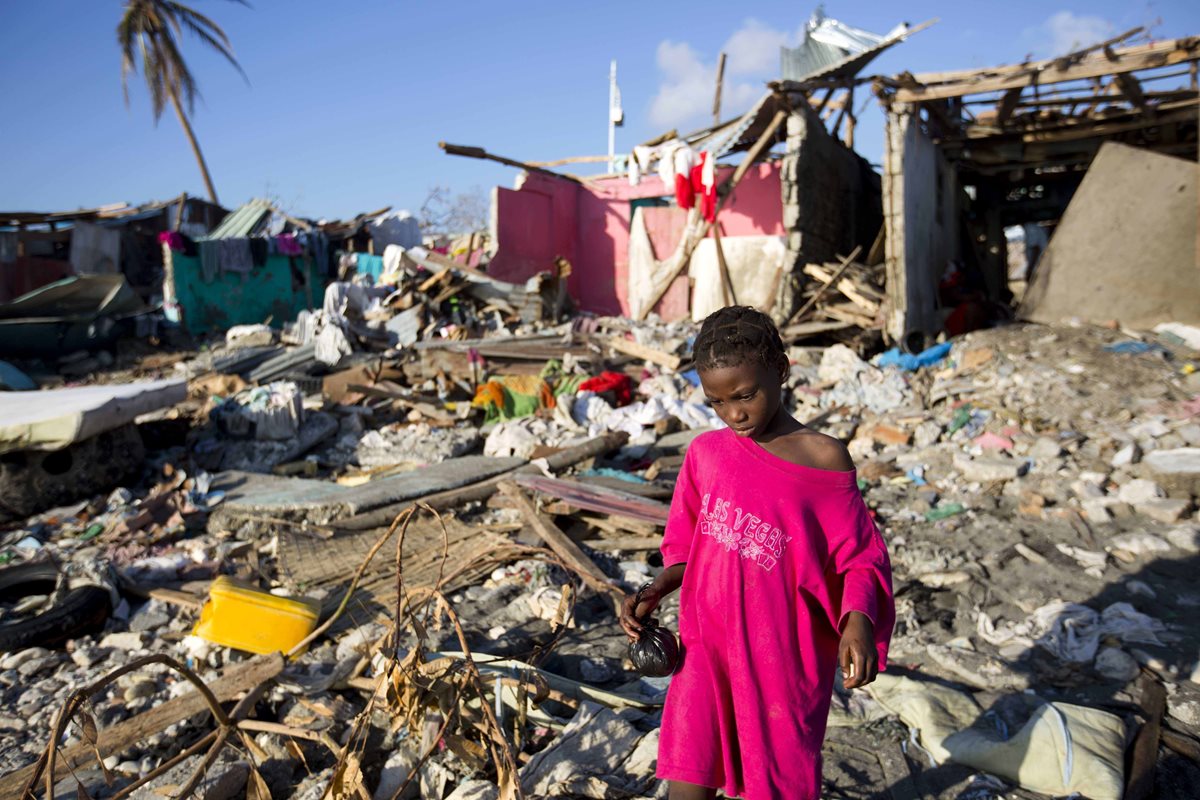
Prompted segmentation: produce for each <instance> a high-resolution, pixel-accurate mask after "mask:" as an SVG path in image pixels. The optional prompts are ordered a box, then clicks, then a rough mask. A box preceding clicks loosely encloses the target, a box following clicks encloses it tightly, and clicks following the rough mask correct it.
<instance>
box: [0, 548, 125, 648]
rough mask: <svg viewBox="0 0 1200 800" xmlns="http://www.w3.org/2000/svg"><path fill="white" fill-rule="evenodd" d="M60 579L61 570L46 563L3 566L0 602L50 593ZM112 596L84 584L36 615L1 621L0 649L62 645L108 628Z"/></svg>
mask: <svg viewBox="0 0 1200 800" xmlns="http://www.w3.org/2000/svg"><path fill="white" fill-rule="evenodd" d="M57 581H58V569H57V568H56V567H55V566H54V565H53V564H49V563H46V562H41V563H38V564H18V565H17V566H14V567H7V568H5V569H0V601H3V602H8V603H11V602H15V601H17V600H20V599H21V598H22V597H24V596H26V595H28V594H35V593H36V594H48V593H49V592H51V591H53V590H54V586H55V584H56V582H57ZM111 613H112V599H111V596H110V595H109V593H108V590H107V589H104V588H102V587H100V586H80V587H78V588H76V589H72V590H70V591H69V592H67V594H66V596H65V597H63V599H62V600H61V601H60V602H58V603H55V604H54V605H53V606H51V607H50V608H49V609H47V610H46V611H43V612H42V613H41V614H38V615H36V616H33V617H21V618H18V619H14V620H12V621H8V620H0V652H9V651H13V650H24V649H25V648H27V647H47V648H56V647H62V646H63V645H64V644H66V643H67V641H68V640H70V639H74V638H76V637H78V636H83V635H85V634H88V633H95V632H97V631H99V630H101V629H102V628H103V627H104V623H105V621H106V620H107V619H108V617H109V614H111Z"/></svg>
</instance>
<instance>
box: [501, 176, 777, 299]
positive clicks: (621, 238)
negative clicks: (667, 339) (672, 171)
mask: <svg viewBox="0 0 1200 800" xmlns="http://www.w3.org/2000/svg"><path fill="white" fill-rule="evenodd" d="M732 171H733V168H732V167H722V168H719V169H718V180H723V179H725V178H726V177H728V176H729V175H730V174H731V173H732ZM667 194H668V193H667V192H666V191H665V190H664V187H663V184H662V181H661V180H659V178H658V177H657V176H653V177H649V178H645V179H643V180H642V182H641V184H639V185H638V186H630V185H629V181H628V180H627V179H626V178H625V177H623V176H614V177H612V178H605V179H602V180H598V181H588V182H587V183H585V184H577V183H573V182H571V181H568V180H564V179H560V178H554V177H550V176H546V175H540V174H538V173H529V174H528V175H527V176H526V178H525V181H524V183H523V184H522V186H521V188H520V189H519V190H512V189H503V188H499V189H496V194H495V198H494V202H495V213H496V244H497V251H496V255H495V257H494V258H493V259H492V261H491V263H490V264H489V265H488V273H489V274H491V275H495V276H496V277H497V278H500V279H502V280H507V281H514V282H516V281H523V280H525V279H527V278H529V277H531V276H533V275H534V274H536V273H537V272H539V271H542V270H547V269H550V268H551V267H552V266H553V263H552V262H553V261H554V258H555V256H564V257H565V258H567V259H568V260H569V261H570V262H571V265H572V267H573V270H572V273H571V278H570V280H569V282H568V288H569V290H570V292H571V296H572V297H574V298H575V300H576V301H577V302H578V303H579V305H580V307H581V308H582V309H583V310H585V311H593V312H595V313H598V314H616V315H622V314H628V313H629V304H628V301H627V298H626V287H627V285H628V268H629V262H628V258H629V223H630V216H631V208H632V207H631V204H630V201H631V200H634V199H638V198H647V197H664V196H666V195H667ZM672 194H673V193H672ZM673 203H674V199H673V197H672V205H671V206H670V207H669V208H645V209H644V210H643V214H644V215H645V220H646V229H647V232H648V233H649V234H650V241H651V242H653V244H654V254H655V256H656V257H657V258H659V259H662V258H665V257H666V256H668V255H670V254H671V253H672V252H673V251H674V249H675V247H676V246H677V245H678V244H679V239H680V237H681V236H682V233H683V225H684V220H685V218H686V215H687V212H686V211H684V210H682V209H680V208H678V207H676V206H674V204H673ZM719 222H720V225H721V235H722V236H726V237H733V236H763V235H774V236H780V235H783V233H784V228H783V203H782V195H781V187H780V176H779V162H778V161H772V162H767V163H763V164H756V165H755V166H753V167H751V168H750V170H749V171H748V172H747V173H746V175H745V176H744V177H743V178H742V181H741V183H740V184H739V185H738V187H737V189H736V190H735V191H734V193H733V195H732V197H730V198H729V199H728V200H727V201H726V203H725V207H724V208H723V209H722V211H721V216H720V219H719ZM657 310H658V311H659V313H660V314H661V315H662V316H663V317H665V318H667V319H678V318H679V317H682V316H684V315H685V314H686V313H687V310H688V295H687V278H686V277H682V278H680V279H678V280H677V281H676V282H675V284H673V285H672V287H671V289H670V290H669V291H668V292H667V295H666V296H665V297H664V298H663V301H662V302H661V303H660V304H659V306H658V307H657Z"/></svg>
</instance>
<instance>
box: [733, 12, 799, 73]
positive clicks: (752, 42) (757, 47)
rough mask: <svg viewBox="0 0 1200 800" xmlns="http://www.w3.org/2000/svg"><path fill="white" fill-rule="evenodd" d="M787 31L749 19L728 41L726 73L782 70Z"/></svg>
mask: <svg viewBox="0 0 1200 800" xmlns="http://www.w3.org/2000/svg"><path fill="white" fill-rule="evenodd" d="M788 38H789V37H788V34H786V33H784V32H783V31H777V30H774V29H773V28H768V27H767V26H766V25H763V24H762V23H761V22H759V21H758V20H756V19H748V20H746V22H745V24H743V25H742V27H741V28H739V29H738V30H737V31H735V32H734V34H733V35H732V36H730V37H729V41H727V42H726V43H725V47H723V48H722V51H723V52H724V53H725V54H726V59H727V60H726V62H725V74H726V75H759V74H762V73H764V72H778V71H779V48H780V47H781V46H782V45H785V44H787V43H788Z"/></svg>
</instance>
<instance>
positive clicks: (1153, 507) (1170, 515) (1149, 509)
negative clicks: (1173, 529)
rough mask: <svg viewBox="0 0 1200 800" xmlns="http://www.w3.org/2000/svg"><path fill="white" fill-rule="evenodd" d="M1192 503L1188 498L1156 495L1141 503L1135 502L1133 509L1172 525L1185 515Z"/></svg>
mask: <svg viewBox="0 0 1200 800" xmlns="http://www.w3.org/2000/svg"><path fill="white" fill-rule="evenodd" d="M1191 507H1192V504H1191V501H1189V500H1184V499H1181V498H1177V497H1176V498H1170V497H1156V498H1154V499H1152V500H1147V501H1145V502H1143V503H1136V504H1134V506H1133V510H1134V511H1136V512H1138V513H1139V514H1141V515H1143V516H1146V517H1149V518H1150V519H1152V520H1155V521H1157V522H1165V523H1166V524H1168V525H1173V524H1175V523H1176V522H1180V521H1182V520H1183V518H1184V517H1185V516H1186V515H1187V512H1188V510H1189V509H1191Z"/></svg>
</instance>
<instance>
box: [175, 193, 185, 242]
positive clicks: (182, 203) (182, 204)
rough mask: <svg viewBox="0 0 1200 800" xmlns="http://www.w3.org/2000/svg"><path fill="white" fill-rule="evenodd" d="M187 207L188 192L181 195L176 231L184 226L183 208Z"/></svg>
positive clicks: (176, 216) (176, 215)
mask: <svg viewBox="0 0 1200 800" xmlns="http://www.w3.org/2000/svg"><path fill="white" fill-rule="evenodd" d="M185 207H187V192H184V193H183V194H181V195H179V211H178V213H176V214H175V232H176V233H178V232H179V229H180V228H182V227H183V209H184V208H185Z"/></svg>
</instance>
